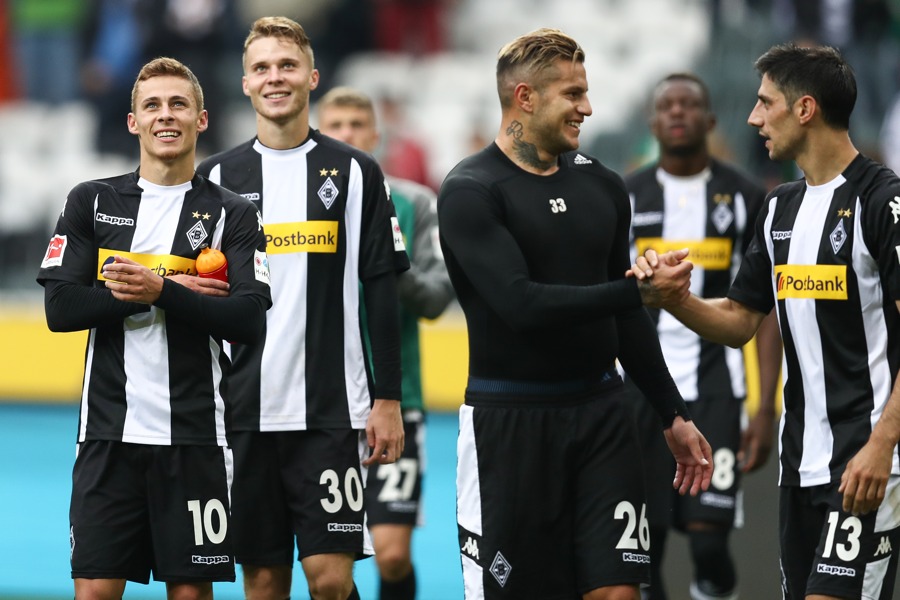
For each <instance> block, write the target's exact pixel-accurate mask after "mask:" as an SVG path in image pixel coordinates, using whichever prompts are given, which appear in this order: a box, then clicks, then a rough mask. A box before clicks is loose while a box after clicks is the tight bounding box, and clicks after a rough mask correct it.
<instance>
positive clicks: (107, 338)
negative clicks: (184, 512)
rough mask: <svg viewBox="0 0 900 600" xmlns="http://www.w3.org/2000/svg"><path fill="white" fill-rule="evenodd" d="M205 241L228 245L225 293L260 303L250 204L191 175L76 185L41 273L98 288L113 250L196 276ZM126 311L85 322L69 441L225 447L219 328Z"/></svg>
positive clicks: (258, 239) (163, 313) (185, 312)
mask: <svg viewBox="0 0 900 600" xmlns="http://www.w3.org/2000/svg"><path fill="white" fill-rule="evenodd" d="M203 246H212V247H214V248H218V249H221V250H222V251H223V252H224V253H225V255H226V257H227V259H228V276H229V281H230V283H231V290H230V293H231V297H232V298H235V299H239V298H241V297H245V296H257V297H258V298H259V303H260V304H264V305H265V306H268V304H269V303H270V299H269V287H268V272H267V270H266V268H265V262H266V256H265V252H264V249H265V241H264V237H263V232H262V229H261V227H260V225H259V215H258V213H257V211H256V208H255V207H254V206H253V205H252V204H251V203H250V202H247V201H246V200H243V199H242V198H240V197H238V196H236V195H235V194H233V193H231V192H229V191H227V190H225V189H223V188H221V187H219V186H217V185H214V184H211V183H210V182H208V181H207V180H206V179H204V178H202V177H199V176H195V177H194V178H193V179H192V180H191V181H189V182H187V183H184V184H181V185H176V186H159V185H155V184H153V183H150V182H148V181H146V180H144V179H142V178H139V176H138V175H137V173H130V174H127V175H121V176H118V177H113V178H109V179H103V180H98V181H89V182H85V183H82V184H79V185H78V186H76V187H75V188H74V189H73V190H72V191H71V192H70V193H69V196H68V198H67V200H66V205H65V207H64V208H63V212H62V214H61V215H60V217H59V220H58V222H57V225H56V230H55V231H54V234H53V237H52V238H51V241H50V246H49V248H48V250H47V254H46V255H45V257H44V261H43V263H42V264H41V270H40V274H39V277H38V281H39V282H41V283H42V284H43V283H46V282H48V281H50V280H58V281H63V282H68V283H72V284H78V285H83V286H88V287H90V286H93V287H94V288H105V278H104V277H103V275H102V273H101V268H102V266H103V264H105V263H107V262H110V261H111V260H113V258H112V257H113V256H114V255H117V254H118V255H123V256H125V257H127V258H130V259H132V260H135V261H136V262H138V263H140V264H143V265H144V266H147V267H149V268H150V269H151V270H153V271H155V272H156V273H158V274H160V275H162V276H166V275H174V274H178V273H186V274H190V275H196V273H197V271H196V269H195V266H194V261H195V259H196V257H197V255H198V254H199V253H200V251H201V249H202V247H203ZM169 285H171V286H176V287H177V288H179V289H181V290H182V291H183V292H184V293H190V294H192V295H193V294H194V293H193V292H187V291H186V290H183V288H181V286H178V285H177V284H175V283H172V282H166V286H169ZM103 291H104V292H105V289H104V290H103ZM165 294H166V287H165V286H164V291H163V295H165ZM196 296H198V297H199V296H200V295H199V294H197V295H196ZM162 301H163V296H161V297H160V301H158V304H162V303H163V302H162ZM217 302H218V303H219V306H221V302H229V299H225V298H208V297H203V299H202V300H198V301H197V302H196V303H194V304H195V305H196V306H205V307H207V308H205V309H202V310H203V312H205V313H211V312H214V310H215V306H216V304H217ZM121 304H124V303H121ZM175 304H178V303H175ZM181 304H182V305H184V304H187V303H181ZM167 306H168V305H167ZM192 306H193V305H192ZM73 309H74V308H73ZM133 312H135V313H136V314H132V316H128V317H125V318H124V319H123V318H109V319H101V320H102V321H103V323H102V324H98V325H97V326H95V327H93V328H92V329H90V332H89V335H88V344H87V353H86V361H85V376H84V387H83V391H82V397H81V413H80V422H79V433H78V441H79V442H82V441H85V440H117V441H122V442H130V443H136V444H154V445H170V444H209V445H214V444H218V445H220V446H224V445H225V404H224V399H223V394H224V386H223V385H222V380H223V376H224V375H225V374H226V373H227V372H228V370H229V368H230V362H229V360H228V357H227V356H226V355H225V352H224V350H223V342H222V339H221V337H218V336H214V335H211V334H210V333H209V331H210V328H209V327H208V326H207V324H206V323H204V322H203V318H202V315H200V316H198V314H197V313H198V312H200V311H198V310H193V309H192V307H187V306H172V307H171V308H170V309H169V310H163V309H162V308H160V307H159V306H157V305H154V306H150V307H146V309H145V307H142V306H141V305H135V310H134V311H133Z"/></svg>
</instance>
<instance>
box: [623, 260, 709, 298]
mask: <svg viewBox="0 0 900 600" xmlns="http://www.w3.org/2000/svg"><path fill="white" fill-rule="evenodd" d="M688 254H690V250H688V249H687V248H683V249H681V250H672V251H670V252H666V253H664V254H657V253H656V251H655V250H653V249H650V250H647V251H646V252H644V254H643V256H638V257H637V260H636V261H635V263H634V264H633V265H631V268H630V269H628V271H626V272H625V276H626V277H634V278H635V279H637V282H638V289H639V290H640V292H641V300H642V301H643V303H644V305H645V306H649V307H651V308H672V307H675V306H679V305H681V304H683V303H684V302H685V301H686V300H687V299H688V298H689V297H690V295H691V271H692V270H693V268H694V264H693V263H692V262H690V261H689V260H686V259H687V257H688Z"/></svg>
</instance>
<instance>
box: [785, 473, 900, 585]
mask: <svg viewBox="0 0 900 600" xmlns="http://www.w3.org/2000/svg"><path fill="white" fill-rule="evenodd" d="M838 486H839V484H837V483H833V484H827V485H819V486H813V487H804V488H802V487H797V486H785V487H781V488H780V498H779V503H780V513H781V514H780V523H779V529H780V535H781V572H782V585H783V586H784V588H785V589H784V597H785V599H786V600H803V599H804V598H806V596H807V595H809V594H822V595H825V596H835V597H837V598H862V599H864V600H890V599H891V598H893V597H894V596H893V590H894V580H895V578H896V576H897V557H898V554H900V476H896V475H892V476H891V478H890V479H889V481H888V487H887V492H886V494H885V498H884V501H883V502H882V503H881V506H880V507H879V508H878V510H877V511H874V512H871V513H869V514H867V515H862V516H859V517H854V516H853V515H851V514H850V513H846V512H844V511H843V510H842V508H841V504H842V502H843V496H842V494H840V493H838Z"/></svg>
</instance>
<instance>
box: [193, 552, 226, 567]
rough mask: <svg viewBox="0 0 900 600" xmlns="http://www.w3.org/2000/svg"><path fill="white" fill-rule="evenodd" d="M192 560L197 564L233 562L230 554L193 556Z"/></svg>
mask: <svg viewBox="0 0 900 600" xmlns="http://www.w3.org/2000/svg"><path fill="white" fill-rule="evenodd" d="M191 562H192V563H194V564H195V565H220V564H227V563H230V562H231V557H230V556H198V555H196V554H194V555H192V556H191Z"/></svg>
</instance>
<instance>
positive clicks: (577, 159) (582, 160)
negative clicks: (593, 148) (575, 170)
mask: <svg viewBox="0 0 900 600" xmlns="http://www.w3.org/2000/svg"><path fill="white" fill-rule="evenodd" d="M575 164H576V165H591V164H594V161H592V160H591V159H589V158H585V157H583V156H582V155H580V154H576V155H575Z"/></svg>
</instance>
